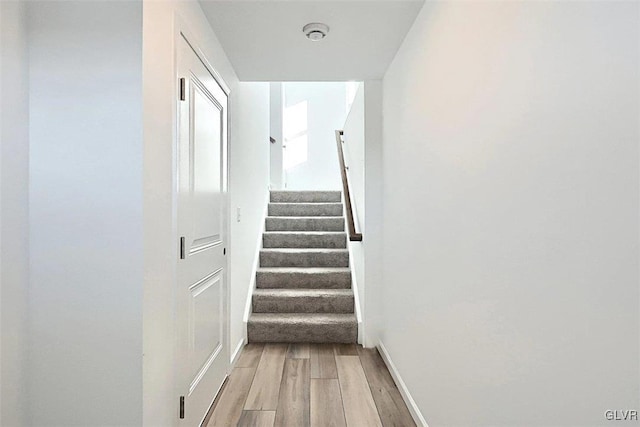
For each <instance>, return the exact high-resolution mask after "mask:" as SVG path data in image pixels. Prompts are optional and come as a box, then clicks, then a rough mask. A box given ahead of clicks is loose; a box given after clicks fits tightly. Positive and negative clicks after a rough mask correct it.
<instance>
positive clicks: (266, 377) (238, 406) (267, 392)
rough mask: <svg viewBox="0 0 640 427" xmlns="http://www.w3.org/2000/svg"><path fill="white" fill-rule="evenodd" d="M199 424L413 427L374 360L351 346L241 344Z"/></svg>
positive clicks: (377, 358)
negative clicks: (206, 416)
mask: <svg viewBox="0 0 640 427" xmlns="http://www.w3.org/2000/svg"><path fill="white" fill-rule="evenodd" d="M204 425H205V426H208V427H214V426H216V427H217V426H243V427H245V426H256V427H276V426H284V427H305V426H311V427H329V426H331V427H364V426H367V427H368V426H383V427H390V426H402V427H405V426H415V423H414V422H413V419H412V418H411V414H410V413H409V410H408V409H407V407H406V405H405V403H404V401H403V400H402V396H401V395H400V392H399V391H398V388H397V387H396V385H395V383H394V382H393V379H392V377H391V375H390V374H389V371H388V370H387V367H386V365H385V364H384V362H383V360H382V358H381V357H380V355H379V354H378V351H377V350H375V349H365V348H362V347H360V346H357V345H354V344H248V345H247V346H245V348H244V349H243V351H242V354H241V355H240V357H239V359H238V362H237V363H236V366H235V368H234V369H233V372H232V373H231V375H230V376H229V379H228V381H227V384H226V385H225V386H224V388H223V389H222V391H221V392H220V394H219V395H218V397H217V398H216V402H215V403H214V406H213V410H212V411H211V413H210V414H209V417H208V424H207V422H205V424H204Z"/></svg>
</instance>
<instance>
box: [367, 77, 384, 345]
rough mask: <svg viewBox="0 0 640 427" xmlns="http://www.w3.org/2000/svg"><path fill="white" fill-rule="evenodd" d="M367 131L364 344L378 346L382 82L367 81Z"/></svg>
mask: <svg viewBox="0 0 640 427" xmlns="http://www.w3.org/2000/svg"><path fill="white" fill-rule="evenodd" d="M364 112H365V115H364V132H365V139H366V144H365V170H364V173H365V190H364V191H365V193H364V201H365V212H366V216H365V218H364V227H363V230H366V236H363V238H362V244H363V247H364V253H365V259H364V265H365V278H364V281H365V286H366V288H365V293H364V303H363V306H364V307H365V313H364V323H365V331H364V342H365V345H366V346H367V347H372V346H376V345H378V343H379V340H380V337H379V329H380V319H381V317H382V315H383V311H382V310H383V306H382V302H381V294H382V292H381V289H382V286H384V285H385V284H384V283H383V280H382V265H383V257H382V250H383V233H382V225H383V221H382V205H383V197H382V186H383V180H382V81H380V80H367V81H365V82H364Z"/></svg>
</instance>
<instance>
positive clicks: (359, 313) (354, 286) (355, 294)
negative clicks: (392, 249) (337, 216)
mask: <svg viewBox="0 0 640 427" xmlns="http://www.w3.org/2000/svg"><path fill="white" fill-rule="evenodd" d="M343 200H344V197H343ZM345 223H346V221H345ZM346 233H347V249H348V250H349V272H350V273H351V290H352V291H353V302H354V310H355V312H356V320H357V322H358V344H362V346H365V343H364V337H365V334H364V329H365V324H364V322H363V321H362V307H360V295H359V293H358V280H357V279H356V270H355V268H353V267H354V266H353V261H352V260H353V251H352V250H351V241H350V240H349V231H347V232H346ZM355 243H360V242H355Z"/></svg>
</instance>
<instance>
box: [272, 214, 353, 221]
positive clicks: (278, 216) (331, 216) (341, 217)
mask: <svg viewBox="0 0 640 427" xmlns="http://www.w3.org/2000/svg"><path fill="white" fill-rule="evenodd" d="M267 218H278V219H304V220H307V219H327V220H329V219H332V220H334V219H338V218H340V219H344V215H325V216H322V215H309V216H300V215H296V216H286V215H267Z"/></svg>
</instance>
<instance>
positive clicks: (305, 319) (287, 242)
mask: <svg viewBox="0 0 640 427" xmlns="http://www.w3.org/2000/svg"><path fill="white" fill-rule="evenodd" d="M344 230H345V223H344V217H343V207H342V202H341V197H340V192H339V191H272V192H271V202H270V203H269V208H268V216H267V218H266V231H265V233H264V235H263V238H262V246H263V247H262V249H261V251H260V267H259V268H258V272H257V275H256V290H255V291H254V294H253V298H252V309H253V310H252V313H251V316H250V317H249V323H248V325H247V328H248V336H249V342H327V343H329V342H335V343H354V342H356V341H357V337H358V323H357V320H356V316H355V311H354V297H353V291H352V290H351V270H350V269H349V251H348V249H347V234H346V233H345V231H344Z"/></svg>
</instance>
